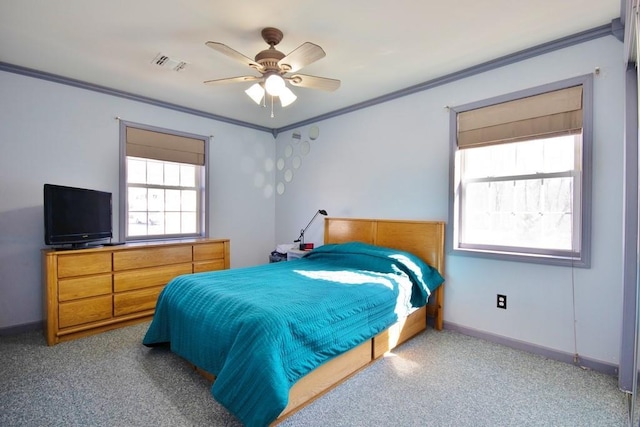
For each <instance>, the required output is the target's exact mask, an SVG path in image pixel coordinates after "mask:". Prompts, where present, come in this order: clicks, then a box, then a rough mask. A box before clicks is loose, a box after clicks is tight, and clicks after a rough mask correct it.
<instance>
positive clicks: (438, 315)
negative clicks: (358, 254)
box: [324, 218, 444, 330]
mask: <svg viewBox="0 0 640 427" xmlns="http://www.w3.org/2000/svg"><path fill="white" fill-rule="evenodd" d="M354 241H356V242H363V243H369V244H372V245H378V246H385V247H388V248H393V249H399V250H402V251H407V252H411V253H413V254H415V255H417V256H419V257H420V258H422V259H423V260H424V261H425V262H427V263H428V264H429V265H431V266H432V267H435V268H436V269H437V270H438V271H439V272H440V274H441V275H442V277H444V222H440V221H404V220H386V219H354V218H325V220H324V243H327V244H328V243H345V242H354ZM443 305H444V286H440V287H439V288H438V289H437V290H436V291H435V292H434V294H433V295H432V296H431V298H430V299H429V307H428V313H427V314H428V315H429V316H432V317H434V318H435V325H434V326H435V328H436V329H438V330H440V329H442V326H443V310H442V308H443Z"/></svg>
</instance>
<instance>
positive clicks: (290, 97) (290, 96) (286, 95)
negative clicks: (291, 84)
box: [278, 86, 298, 107]
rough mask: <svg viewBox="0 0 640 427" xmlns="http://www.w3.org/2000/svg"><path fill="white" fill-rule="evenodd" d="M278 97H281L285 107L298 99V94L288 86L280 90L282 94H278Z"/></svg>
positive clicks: (281, 102)
mask: <svg viewBox="0 0 640 427" xmlns="http://www.w3.org/2000/svg"><path fill="white" fill-rule="evenodd" d="M278 98H280V104H281V105H282V106H283V107H286V106H288V105H291V104H293V103H294V101H295V100H296V99H298V97H297V96H296V94H295V93H293V92H292V91H291V89H289V88H288V87H286V86H285V87H284V88H282V90H281V91H280V95H278Z"/></svg>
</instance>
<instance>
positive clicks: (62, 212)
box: [44, 184, 113, 247]
mask: <svg viewBox="0 0 640 427" xmlns="http://www.w3.org/2000/svg"><path fill="white" fill-rule="evenodd" d="M111 218H112V211H111V193H108V192H104V191H96V190H89V189H86V188H76V187H65V186H62V185H53V184H45V185H44V243H45V244H47V245H71V246H72V247H85V246H89V244H90V243H92V242H98V241H100V240H103V239H110V238H111V237H112V236H113V232H112V226H111V221H112V219H111Z"/></svg>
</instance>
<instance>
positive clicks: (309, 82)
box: [286, 74, 340, 92]
mask: <svg viewBox="0 0 640 427" xmlns="http://www.w3.org/2000/svg"><path fill="white" fill-rule="evenodd" d="M286 79H287V80H289V83H291V84H292V85H293V86H298V87H307V88H309V89H320V90H326V91H328V92H332V91H334V90H336V89H338V88H339V87H340V80H336V79H328V78H326V77H317V76H308V75H306V74H294V75H293V76H291V77H286Z"/></svg>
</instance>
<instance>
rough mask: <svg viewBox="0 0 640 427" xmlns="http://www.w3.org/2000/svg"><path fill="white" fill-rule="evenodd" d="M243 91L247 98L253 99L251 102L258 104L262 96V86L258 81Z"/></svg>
mask: <svg viewBox="0 0 640 427" xmlns="http://www.w3.org/2000/svg"><path fill="white" fill-rule="evenodd" d="M244 93H246V94H247V95H249V98H251V99H253V102H255V103H256V104H258V105H260V103H261V102H262V98H264V88H263V87H262V86H260V83H255V84H254V85H252V86H251V87H250V88H249V89H247V90H245V91H244Z"/></svg>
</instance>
